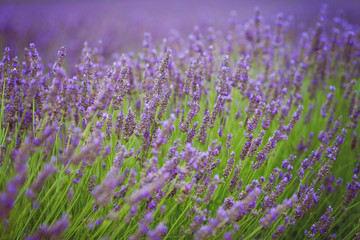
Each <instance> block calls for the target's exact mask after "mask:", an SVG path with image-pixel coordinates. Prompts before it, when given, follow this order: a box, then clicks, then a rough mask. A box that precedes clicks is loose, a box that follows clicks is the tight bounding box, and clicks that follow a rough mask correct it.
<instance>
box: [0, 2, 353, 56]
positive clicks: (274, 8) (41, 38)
mask: <svg viewBox="0 0 360 240" xmlns="http://www.w3.org/2000/svg"><path fill="white" fill-rule="evenodd" d="M324 3H326V4H327V5H328V16H329V18H330V19H331V18H333V17H334V16H336V15H339V14H340V15H342V16H344V17H345V18H346V19H347V20H348V22H349V23H350V24H359V23H360V17H359V15H360V2H359V0H348V1H343V0H341V1H340V0H332V1H318V0H296V1H295V0H275V1H269V0H263V1H261V0H221V1H220V0H219V1H215V0H181V1H180V0H177V1H175V0H152V1H150V0H132V1H130V0H129V1H61V2H60V1H11V2H10V1H5V2H0V47H1V48H2V49H4V47H5V46H8V47H10V49H11V54H12V55H19V56H22V55H23V49H24V47H27V46H29V43H31V42H34V43H35V45H36V47H37V49H38V52H39V54H40V56H42V58H43V59H44V60H45V61H54V60H55V59H56V54H57V50H58V49H59V48H60V47H61V46H63V45H65V46H66V48H67V53H68V58H70V61H77V60H78V58H79V53H80V51H81V48H82V46H83V44H84V42H85V41H87V42H88V43H89V45H90V46H93V45H95V44H97V42H98V41H99V40H102V42H103V49H104V55H105V56H111V55H112V54H113V53H115V52H119V53H121V52H129V51H136V50H137V49H140V48H141V44H142V40H143V36H144V32H150V33H151V35H152V38H153V40H154V41H161V40H162V39H163V38H164V37H166V36H168V35H169V33H170V32H171V31H173V30H176V31H177V32H178V33H179V34H181V35H182V36H186V34H188V33H189V32H190V31H192V30H193V28H194V26H195V25H198V26H199V27H200V29H206V28H207V27H208V26H214V27H215V28H216V29H220V30H221V29H223V30H226V28H227V22H228V19H229V16H230V12H231V11H236V12H237V15H236V19H237V20H238V21H239V22H240V23H245V22H246V21H247V20H249V19H250V18H253V16H254V9H255V7H259V9H260V13H261V15H262V17H263V19H264V22H265V23H266V24H274V23H275V19H276V15H277V14H278V13H280V12H281V13H283V14H284V15H285V16H286V17H288V18H289V19H292V21H293V25H294V26H295V28H294V29H296V30H298V31H299V32H301V30H302V29H304V28H305V27H306V26H307V24H309V23H311V24H314V23H315V22H316V20H317V19H318V16H319V12H320V9H321V6H322V4H324ZM73 58H76V59H73Z"/></svg>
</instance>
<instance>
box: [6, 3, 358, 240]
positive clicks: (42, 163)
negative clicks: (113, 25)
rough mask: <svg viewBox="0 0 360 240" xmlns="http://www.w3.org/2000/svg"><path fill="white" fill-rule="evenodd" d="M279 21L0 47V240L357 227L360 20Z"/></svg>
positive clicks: (227, 235)
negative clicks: (51, 52) (129, 44)
mask: <svg viewBox="0 0 360 240" xmlns="http://www.w3.org/2000/svg"><path fill="white" fill-rule="evenodd" d="M293 24H294V23H293V22H292V21H291V18H288V17H286V16H284V15H282V14H279V15H278V16H277V18H276V22H275V23H274V24H273V23H271V22H265V21H264V20H263V18H262V16H261V12H260V10H259V9H256V11H255V17H254V18H252V19H250V20H249V21H247V22H246V23H242V22H239V21H237V19H236V14H235V13H232V14H231V16H230V19H229V23H228V25H227V26H226V27H224V28H223V29H221V30H222V31H218V30H217V29H215V28H208V29H202V28H201V27H195V28H194V30H193V32H192V33H191V34H190V35H189V36H181V35H177V37H176V38H174V37H173V36H170V37H169V38H166V39H165V40H164V41H163V42H162V44H159V43H158V42H156V41H153V40H152V37H151V34H150V33H146V34H145V35H144V42H143V48H142V49H140V50H138V52H136V53H127V54H125V53H124V54H123V55H121V56H118V58H116V60H115V61H114V62H113V63H111V64H107V63H106V62H105V61H104V58H105V57H104V55H103V51H102V50H101V49H102V46H95V47H91V44H88V43H85V44H84V46H83V48H82V51H81V54H80V56H79V58H78V60H77V64H76V65H75V66H74V67H73V69H74V71H72V70H70V69H69V68H67V67H66V66H65V65H64V62H66V47H61V48H60V49H59V51H58V55H57V59H56V61H55V62H54V63H53V64H50V65H47V64H45V63H44V62H43V61H42V58H41V57H40V54H39V53H38V51H37V48H36V45H35V44H36V43H35V44H34V43H31V44H30V45H29V47H26V48H25V50H24V56H23V57H16V56H14V55H13V54H12V51H11V49H9V48H5V49H4V52H3V54H2V60H1V63H0V80H1V82H0V99H1V111H0V133H1V134H0V142H1V143H0V146H1V147H0V173H1V174H0V192H1V193H0V239H22V238H23V239H59V238H60V239H61V238H62V239H177V238H184V239H254V238H255V239H289V238H294V239H304V238H314V237H316V238H319V239H358V238H359V235H360V224H359V221H360V218H359V216H360V214H359V213H360V205H359V202H360V198H359V196H358V195H359V191H360V180H359V178H360V176H359V174H360V148H359V146H358V140H359V139H358V136H359V135H360V130H359V129H360V128H359V126H358V125H359V124H358V122H359V115H360V94H359V93H360V84H359V82H360V81H359V80H360V76H359V74H360V54H359V53H360V27H359V26H357V25H351V24H349V23H348V22H347V20H346V18H344V17H342V16H339V17H336V18H334V19H330V18H327V15H326V10H325V8H324V9H322V10H321V12H320V16H319V19H318V22H317V23H316V24H315V25H313V26H312V25H310V26H306V27H307V28H305V29H304V30H303V32H302V33H301V34H299V36H300V42H299V41H298V39H297V37H296V36H297V35H296V34H295V36H294V35H293V34H291V32H292V31H295V30H294V28H295V27H294V25H293ZM335 180H336V181H335Z"/></svg>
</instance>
